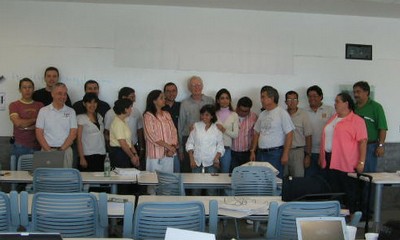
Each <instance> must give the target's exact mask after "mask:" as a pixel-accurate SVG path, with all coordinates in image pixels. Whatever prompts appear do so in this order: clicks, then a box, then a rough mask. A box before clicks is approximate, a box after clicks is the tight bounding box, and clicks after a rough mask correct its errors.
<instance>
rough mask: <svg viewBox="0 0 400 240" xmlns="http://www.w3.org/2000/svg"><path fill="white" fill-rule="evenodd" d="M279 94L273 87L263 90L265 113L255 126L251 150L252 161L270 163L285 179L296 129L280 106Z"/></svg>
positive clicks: (262, 113)
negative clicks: (284, 167)
mask: <svg viewBox="0 0 400 240" xmlns="http://www.w3.org/2000/svg"><path fill="white" fill-rule="evenodd" d="M278 101H279V93H278V91H277V90H276V89H275V88H273V87H271V86H264V87H262V88H261V104H262V107H263V109H265V110H264V111H262V112H261V113H260V115H259V116H258V119H257V122H256V124H255V125H254V136H253V141H252V144H251V149H250V161H255V160H256V153H255V151H256V149H257V147H258V152H257V160H259V161H264V162H269V163H271V164H272V165H273V166H274V167H275V168H276V169H278V171H279V174H278V177H280V178H282V177H283V166H284V165H286V164H287V163H288V160H289V150H290V148H291V146H292V139H293V131H294V129H295V127H294V125H293V122H292V120H291V119H290V116H289V114H288V112H287V111H286V110H285V109H283V108H282V107H280V106H278Z"/></svg>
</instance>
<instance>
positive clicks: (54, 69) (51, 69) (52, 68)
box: [44, 67, 60, 77]
mask: <svg viewBox="0 0 400 240" xmlns="http://www.w3.org/2000/svg"><path fill="white" fill-rule="evenodd" d="M49 71H56V72H57V76H60V73H59V72H58V69H57V68H56V67H48V68H46V70H44V76H45V77H46V73H47V72H49Z"/></svg>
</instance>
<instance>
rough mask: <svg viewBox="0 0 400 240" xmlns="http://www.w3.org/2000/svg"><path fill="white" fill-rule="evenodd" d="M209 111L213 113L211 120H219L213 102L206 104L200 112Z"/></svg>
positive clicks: (213, 121)
mask: <svg viewBox="0 0 400 240" xmlns="http://www.w3.org/2000/svg"><path fill="white" fill-rule="evenodd" d="M206 112H207V113H209V114H210V115H211V122H212V123H215V122H217V115H216V114H215V107H214V105H212V104H206V105H204V106H203V107H202V108H201V109H200V114H203V113H206Z"/></svg>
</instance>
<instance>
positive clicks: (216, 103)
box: [215, 88, 233, 111]
mask: <svg viewBox="0 0 400 240" xmlns="http://www.w3.org/2000/svg"><path fill="white" fill-rule="evenodd" d="M222 94H226V95H228V97H229V110H231V111H233V108H232V97H231V93H230V92H229V91H228V89H226V88H222V89H221V90H219V91H218V92H217V95H215V110H217V111H218V110H220V109H221V105H220V104H219V103H218V99H219V98H220V97H221V96H222Z"/></svg>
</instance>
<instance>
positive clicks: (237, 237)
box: [234, 218, 240, 240]
mask: <svg viewBox="0 0 400 240" xmlns="http://www.w3.org/2000/svg"><path fill="white" fill-rule="evenodd" d="M234 220H235V230H236V239H237V240H239V239H240V235H239V226H238V222H237V219H236V218H235V219H234Z"/></svg>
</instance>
